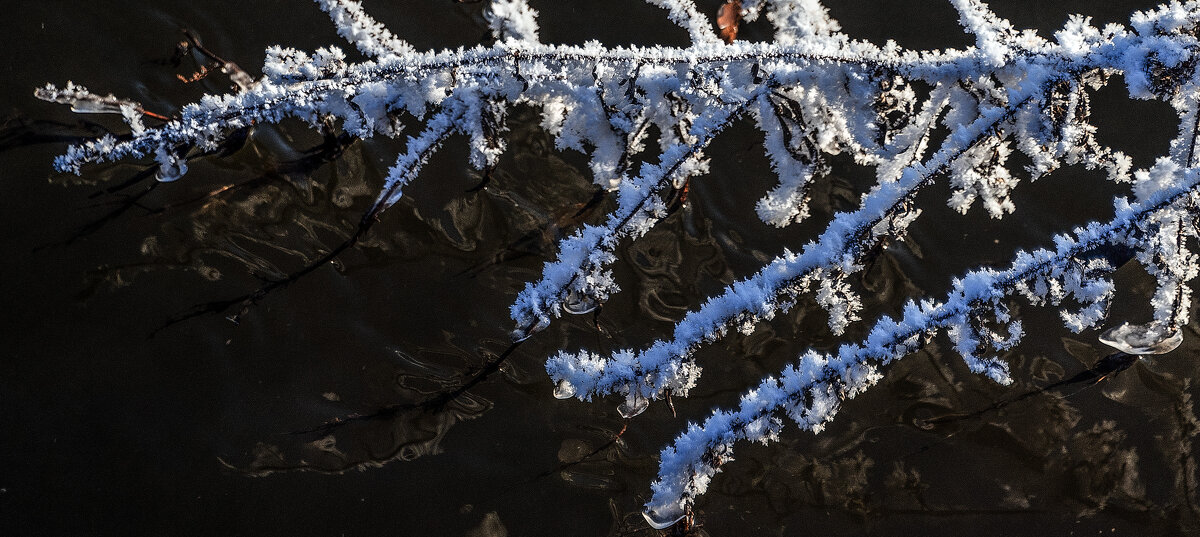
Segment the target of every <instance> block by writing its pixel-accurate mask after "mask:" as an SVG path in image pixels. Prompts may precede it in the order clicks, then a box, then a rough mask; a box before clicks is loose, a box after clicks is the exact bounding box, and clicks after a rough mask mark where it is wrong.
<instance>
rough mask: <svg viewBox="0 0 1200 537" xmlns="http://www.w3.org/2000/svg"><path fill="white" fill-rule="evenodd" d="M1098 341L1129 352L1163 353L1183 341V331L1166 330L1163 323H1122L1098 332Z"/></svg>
mask: <svg viewBox="0 0 1200 537" xmlns="http://www.w3.org/2000/svg"><path fill="white" fill-rule="evenodd" d="M1099 339H1100V343H1103V344H1105V345H1108V346H1109V347H1112V348H1114V349H1117V350H1119V351H1121V352H1125V353H1129V354H1164V353H1168V352H1171V351H1173V350H1175V348H1176V347H1178V346H1179V344H1180V343H1183V331H1182V330H1179V329H1178V328H1176V329H1175V330H1174V331H1168V330H1167V326H1165V325H1164V324H1163V323H1161V322H1158V321H1154V322H1151V323H1148V324H1129V323H1124V324H1122V325H1121V326H1118V327H1116V328H1112V329H1109V330H1108V331H1107V332H1105V333H1103V334H1100V338H1099Z"/></svg>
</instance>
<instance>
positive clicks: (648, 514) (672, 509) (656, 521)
mask: <svg viewBox="0 0 1200 537" xmlns="http://www.w3.org/2000/svg"><path fill="white" fill-rule="evenodd" d="M642 517H643V518H645V519H646V523H647V524H650V527H651V528H654V529H656V530H665V529H667V528H669V527H671V526H674V525H675V523H676V522H679V521H680V520H683V519H684V518H686V517H687V511H684V510H683V509H682V508H681V507H679V506H678V505H670V506H666V507H659V508H657V509H650V508H647V509H646V510H645V511H642Z"/></svg>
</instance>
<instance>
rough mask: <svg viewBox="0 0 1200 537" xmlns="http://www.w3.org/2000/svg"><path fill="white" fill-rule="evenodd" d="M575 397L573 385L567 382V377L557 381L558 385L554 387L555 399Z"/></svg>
mask: <svg viewBox="0 0 1200 537" xmlns="http://www.w3.org/2000/svg"><path fill="white" fill-rule="evenodd" d="M572 397H575V387H574V386H572V385H571V383H570V382H567V379H562V380H560V381H558V385H557V386H555V387H554V398H555V399H570V398H572Z"/></svg>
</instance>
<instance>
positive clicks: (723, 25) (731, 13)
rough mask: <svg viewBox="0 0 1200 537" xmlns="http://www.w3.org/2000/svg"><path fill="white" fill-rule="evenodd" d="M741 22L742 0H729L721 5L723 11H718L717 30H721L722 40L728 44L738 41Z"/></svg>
mask: <svg viewBox="0 0 1200 537" xmlns="http://www.w3.org/2000/svg"><path fill="white" fill-rule="evenodd" d="M741 22H742V2H741V0H729V1H727V2H725V3H724V4H721V9H718V10H717V29H718V30H720V33H721V39H724V40H725V42H726V43H732V42H733V40H734V39H737V33H738V25H739V24H741Z"/></svg>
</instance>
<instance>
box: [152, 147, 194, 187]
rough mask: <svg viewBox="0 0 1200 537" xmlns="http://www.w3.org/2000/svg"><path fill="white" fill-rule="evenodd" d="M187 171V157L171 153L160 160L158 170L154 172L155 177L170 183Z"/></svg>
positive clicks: (162, 181)
mask: <svg viewBox="0 0 1200 537" xmlns="http://www.w3.org/2000/svg"><path fill="white" fill-rule="evenodd" d="M187 171H188V167H187V158H185V157H181V156H179V155H174V154H170V155H167V156H166V158H165V159H160V160H159V165H158V172H156V173H155V174H154V178H155V179H156V180H158V181H159V182H161V183H170V182H171V181H174V180H176V179H179V178H180V177H183V174H185V173H187Z"/></svg>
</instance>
